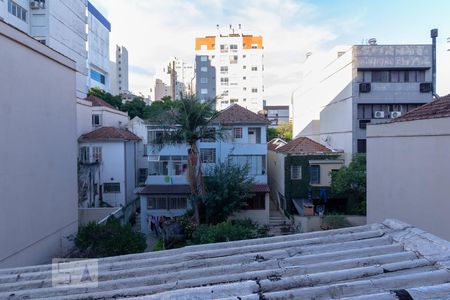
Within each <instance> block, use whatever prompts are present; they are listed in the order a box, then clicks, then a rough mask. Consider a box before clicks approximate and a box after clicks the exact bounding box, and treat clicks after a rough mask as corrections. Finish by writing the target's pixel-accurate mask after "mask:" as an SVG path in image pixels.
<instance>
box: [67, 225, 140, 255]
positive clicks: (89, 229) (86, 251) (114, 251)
mask: <svg viewBox="0 0 450 300" xmlns="http://www.w3.org/2000/svg"><path fill="white" fill-rule="evenodd" d="M75 246H76V247H77V248H78V250H79V251H80V252H81V256H83V257H89V258H96V257H106V256H115V255H124V254H130V253H140V252H144V251H145V248H146V247H147V245H146V241H145V237H144V235H143V234H141V233H137V232H134V231H133V230H132V228H131V226H130V225H125V226H124V225H121V224H120V223H119V222H118V221H117V220H116V219H114V218H111V219H109V220H108V221H107V222H106V223H105V224H100V225H99V224H97V223H94V222H92V223H89V224H87V225H85V226H81V227H80V228H79V230H78V233H77V236H76V237H75Z"/></svg>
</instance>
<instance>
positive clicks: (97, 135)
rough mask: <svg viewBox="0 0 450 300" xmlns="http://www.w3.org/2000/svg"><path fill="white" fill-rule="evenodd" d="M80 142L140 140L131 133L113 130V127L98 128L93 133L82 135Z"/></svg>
mask: <svg viewBox="0 0 450 300" xmlns="http://www.w3.org/2000/svg"><path fill="white" fill-rule="evenodd" d="M79 140H80V142H84V141H105V140H119V141H140V140H141V139H140V138H139V137H138V136H137V135H135V134H134V133H132V132H131V131H128V130H125V129H121V128H115V127H100V128H98V129H96V130H94V131H91V132H89V133H86V134H83V135H82V136H80V138H79Z"/></svg>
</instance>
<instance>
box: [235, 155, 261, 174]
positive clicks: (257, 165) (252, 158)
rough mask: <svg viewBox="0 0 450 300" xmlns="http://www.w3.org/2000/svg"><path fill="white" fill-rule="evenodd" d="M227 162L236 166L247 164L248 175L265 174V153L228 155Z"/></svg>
mask: <svg viewBox="0 0 450 300" xmlns="http://www.w3.org/2000/svg"><path fill="white" fill-rule="evenodd" d="M228 159H229V163H232V164H235V165H237V166H240V167H242V166H247V167H248V173H249V175H250V176H258V175H265V174H266V156H265V155H230V156H229V157H228Z"/></svg>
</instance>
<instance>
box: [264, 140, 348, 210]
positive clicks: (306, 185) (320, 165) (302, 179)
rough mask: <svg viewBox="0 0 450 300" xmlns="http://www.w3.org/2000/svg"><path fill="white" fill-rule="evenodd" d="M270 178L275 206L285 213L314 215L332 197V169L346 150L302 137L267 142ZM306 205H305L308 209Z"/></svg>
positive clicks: (337, 166)
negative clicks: (334, 149) (338, 150)
mask: <svg viewBox="0 0 450 300" xmlns="http://www.w3.org/2000/svg"><path fill="white" fill-rule="evenodd" d="M267 147H268V162H267V170H268V182H269V187H270V195H271V199H272V202H273V203H274V204H275V206H276V209H278V210H280V211H281V212H282V213H283V214H284V215H291V214H300V215H315V214H320V213H322V212H323V209H324V208H325V205H326V203H327V201H328V200H329V198H330V184H331V173H332V172H334V171H335V170H338V169H340V168H341V167H342V166H343V164H344V160H343V153H341V152H336V151H333V150H332V149H330V148H328V147H326V146H324V145H322V144H319V143H317V142H315V141H313V140H311V139H310V138H307V137H299V138H296V139H294V140H292V141H290V142H289V143H286V142H284V141H282V140H280V139H273V140H271V141H270V142H269V143H268V144H267ZM305 208H306V209H305Z"/></svg>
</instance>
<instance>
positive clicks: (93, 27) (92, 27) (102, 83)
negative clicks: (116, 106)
mask: <svg viewBox="0 0 450 300" xmlns="http://www.w3.org/2000/svg"><path fill="white" fill-rule="evenodd" d="M88 30H89V32H88V72H89V76H88V87H89V88H92V87H98V88H100V89H102V90H105V91H107V92H109V91H110V74H109V68H110V64H109V33H110V32H111V23H110V22H109V21H108V20H107V19H106V18H105V17H104V16H103V15H102V14H101V13H100V12H99V11H98V10H97V9H96V8H95V7H94V6H93V5H92V3H91V2H88Z"/></svg>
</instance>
